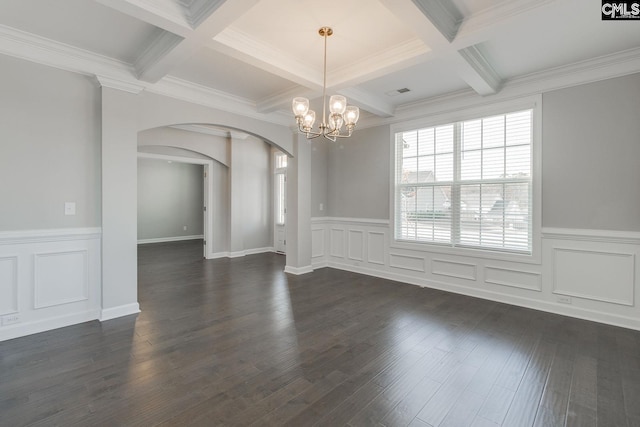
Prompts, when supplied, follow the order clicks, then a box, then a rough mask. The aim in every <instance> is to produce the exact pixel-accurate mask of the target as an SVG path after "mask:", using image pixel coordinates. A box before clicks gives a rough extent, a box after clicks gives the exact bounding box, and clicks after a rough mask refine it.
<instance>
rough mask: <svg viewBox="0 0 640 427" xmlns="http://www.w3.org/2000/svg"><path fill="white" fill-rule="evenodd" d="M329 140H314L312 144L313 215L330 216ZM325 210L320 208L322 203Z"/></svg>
mask: <svg viewBox="0 0 640 427" xmlns="http://www.w3.org/2000/svg"><path fill="white" fill-rule="evenodd" d="M329 144H330V143H329V142H327V141H324V140H318V139H316V140H314V142H313V143H312V146H311V216H312V217H323V216H328V212H329V210H328V193H327V187H328V175H327V166H328V164H329V163H328V161H329ZM321 203H322V205H323V210H320V204H321Z"/></svg>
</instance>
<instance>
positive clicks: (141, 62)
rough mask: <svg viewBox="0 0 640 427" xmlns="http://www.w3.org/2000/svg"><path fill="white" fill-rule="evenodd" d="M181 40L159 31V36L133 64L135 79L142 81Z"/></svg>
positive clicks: (166, 32)
mask: <svg viewBox="0 0 640 427" xmlns="http://www.w3.org/2000/svg"><path fill="white" fill-rule="evenodd" d="M183 40H184V38H183V37H180V36H177V35H175V34H173V33H170V32H168V31H162V30H161V32H160V34H158V35H157V36H156V37H155V38H154V39H153V41H152V42H151V43H149V45H148V46H147V47H146V49H145V50H144V51H143V52H142V53H141V54H140V55H139V56H138V59H136V62H135V63H134V68H135V71H136V77H137V78H138V79H143V77H144V76H145V74H147V73H148V72H149V70H151V69H152V68H153V66H154V65H156V64H157V63H158V61H159V60H160V59H162V58H164V57H165V56H166V55H167V54H168V53H169V52H171V51H172V50H173V49H175V47H176V46H178V45H179V44H180V43H181V42H182V41H183ZM152 83H153V82H152Z"/></svg>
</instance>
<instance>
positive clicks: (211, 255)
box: [207, 252, 229, 259]
mask: <svg viewBox="0 0 640 427" xmlns="http://www.w3.org/2000/svg"><path fill="white" fill-rule="evenodd" d="M228 257H229V252H212V253H208V254H207V259H219V258H228Z"/></svg>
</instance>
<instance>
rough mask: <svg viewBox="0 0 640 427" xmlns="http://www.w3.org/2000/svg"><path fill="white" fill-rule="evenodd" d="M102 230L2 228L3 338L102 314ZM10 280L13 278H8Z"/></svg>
mask: <svg viewBox="0 0 640 427" xmlns="http://www.w3.org/2000/svg"><path fill="white" fill-rule="evenodd" d="M100 240H101V230H100V229H99V228H77V229H60V230H26V231H10V232H0V313H3V312H5V311H6V310H11V312H12V313H15V314H17V315H18V319H19V320H18V322H16V323H11V324H5V325H4V326H0V341H2V340H6V339H12V338H16V337H20V336H24V335H29V334H33V333H38V332H43V331H47V330H49V329H55V328H60V327H64V326H69V325H73V324H76V323H81V322H86V321H88V320H94V319H98V318H100V311H101V304H102V298H101V255H100V247H101V245H100ZM7 282H8V283H9V284H7Z"/></svg>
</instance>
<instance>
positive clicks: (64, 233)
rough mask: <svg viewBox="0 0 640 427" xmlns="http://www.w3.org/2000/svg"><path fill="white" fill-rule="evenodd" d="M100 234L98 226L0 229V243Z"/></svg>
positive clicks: (52, 240)
mask: <svg viewBox="0 0 640 427" xmlns="http://www.w3.org/2000/svg"><path fill="white" fill-rule="evenodd" d="M101 236H102V229H101V228H100V227H91V228H56V229H43V230H16V231H0V245H13V244H19V243H45V242H60V241H64V240H87V239H99V238H100V237H101Z"/></svg>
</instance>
